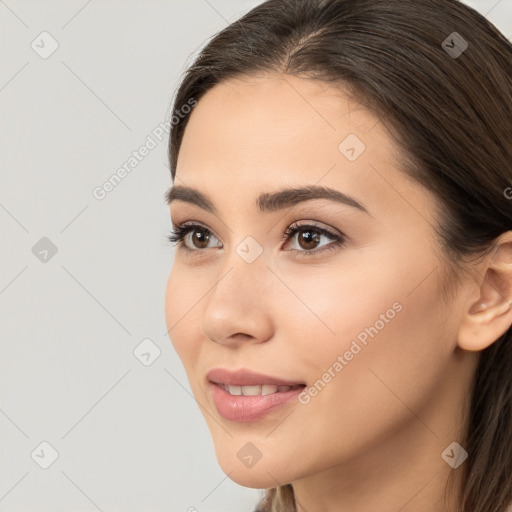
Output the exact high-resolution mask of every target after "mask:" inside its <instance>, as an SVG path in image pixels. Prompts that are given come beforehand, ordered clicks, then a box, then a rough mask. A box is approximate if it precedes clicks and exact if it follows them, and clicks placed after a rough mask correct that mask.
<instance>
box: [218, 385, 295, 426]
mask: <svg viewBox="0 0 512 512" xmlns="http://www.w3.org/2000/svg"><path fill="white" fill-rule="evenodd" d="M260 382H261V381H260ZM303 389H304V386H301V387H299V388H295V389H290V390H289V391H280V392H277V393H272V394H270V395H254V396H244V395H230V394H229V393H228V392H227V391H226V390H225V389H224V388H223V387H222V385H221V384H217V383H215V382H211V381H210V382H209V383H208V391H209V393H210V394H211V396H212V398H213V401H214V403H215V407H216V408H217V411H218V412H219V414H220V415H221V416H222V417H223V418H224V419H226V420H229V421H238V422H249V421H256V420H259V419H261V418H263V417H265V416H266V415H267V414H270V413H271V412H272V411H275V410H276V409H277V408H278V407H280V406H283V405H285V404H289V403H291V402H294V401H295V400H296V399H297V397H298V395H299V394H300V393H301V392H302V390H303Z"/></svg>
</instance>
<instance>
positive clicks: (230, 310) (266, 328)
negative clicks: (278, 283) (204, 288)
mask: <svg viewBox="0 0 512 512" xmlns="http://www.w3.org/2000/svg"><path fill="white" fill-rule="evenodd" d="M225 263H226V264H225V265H223V266H222V271H221V272H219V274H218V275H216V277H215V278H214V281H213V282H212V283H211V284H210V285H209V287H210V291H209V292H208V293H207V296H206V297H205V299H204V306H203V307H204V310H203V312H202V316H201V321H200V322H201V330H202V332H203V333H204V335H205V337H206V338H208V339H210V340H211V341H214V342H216V343H219V344H222V345H226V346H229V347H231V348H236V347H237V346H238V345H240V344H242V343H248V342H249V343H263V342H265V341H267V340H268V339H270V338H271V337H272V334H273V330H274V327H273V320H272V316H271V312H272V311H275V309H273V308H274V307H275V306H276V305H273V304H272V303H271V301H272V295H271V294H270V293H269V286H270V280H271V279H272V278H273V279H275V277H274V276H273V275H272V272H270V270H269V269H268V268H267V267H266V266H265V262H264V259H263V256H260V257H259V258H258V259H257V260H256V261H253V262H252V263H247V262H246V261H244V260H243V259H242V258H241V257H239V256H238V254H236V253H234V256H233V257H231V258H229V261H228V259H227V260H226V262H225Z"/></svg>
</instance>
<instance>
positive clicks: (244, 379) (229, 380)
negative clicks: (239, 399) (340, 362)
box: [206, 368, 306, 396]
mask: <svg viewBox="0 0 512 512" xmlns="http://www.w3.org/2000/svg"><path fill="white" fill-rule="evenodd" d="M206 378H207V379H208V380H209V381H210V382H213V383H216V384H229V385H230V386H257V385H263V384H273V385H274V386H299V385H305V384H306V383H305V382H300V381H292V380H283V379H279V378H277V377H271V376H270V375H263V374H262V373H257V372H253V371H251V370H248V369H247V368H240V369H239V370H227V369H225V368H213V369H212V370H210V371H209V372H208V373H207V375H206ZM266 396H270V395H266Z"/></svg>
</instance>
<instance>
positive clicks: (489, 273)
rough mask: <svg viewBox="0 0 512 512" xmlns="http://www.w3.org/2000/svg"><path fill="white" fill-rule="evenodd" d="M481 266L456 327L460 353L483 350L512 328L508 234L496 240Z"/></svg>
mask: <svg viewBox="0 0 512 512" xmlns="http://www.w3.org/2000/svg"><path fill="white" fill-rule="evenodd" d="M481 265H482V272H479V275H480V276H482V274H483V280H482V282H481V283H479V282H476V281H475V286H474V293H473V294H471V300H468V302H467V307H466V309H465V311H464V316H463V319H462V322H461V324H460V326H459V332H458V345H459V347H460V348H462V349H464V350H475V351H478V350H483V349H485V348H487V347H488V346H489V345H492V344H493V343H494V342H495V341H496V340H497V339H498V338H499V337H500V336H501V335H502V334H504V333H505V332H506V331H507V330H508V329H509V328H510V326H511V325H512V231H507V232H506V233H503V234H502V235H501V236H499V237H498V238H497V239H496V248H495V250H494V251H493V253H492V254H491V255H489V256H488V257H487V258H486V259H485V260H484V262H483V263H482V264H481ZM475 297H477V299H476V300H475Z"/></svg>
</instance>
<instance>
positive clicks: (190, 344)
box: [165, 264, 204, 373]
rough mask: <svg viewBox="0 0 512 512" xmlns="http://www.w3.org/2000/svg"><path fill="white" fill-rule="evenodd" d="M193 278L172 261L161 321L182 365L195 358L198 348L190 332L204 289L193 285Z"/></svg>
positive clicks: (193, 330)
mask: <svg viewBox="0 0 512 512" xmlns="http://www.w3.org/2000/svg"><path fill="white" fill-rule="evenodd" d="M195 283H196V279H191V277H190V275H189V274H188V273H187V272H184V271H182V270H180V269H179V266H178V265H176V264H175V265H174V266H173V268H172V270H171V272H170V274H169V278H168V280H167V288H166V292H165V321H166V325H167V334H168V336H169V338H170V340H171V343H172V345H173V347H174V349H175V350H176V353H177V354H178V356H179V358H180V359H181V360H182V362H183V364H184V366H185V369H186V370H187V373H188V369H189V365H190V364H191V362H192V361H193V360H194V359H196V358H197V354H198V351H199V341H197V342H196V341H195V340H199V339H200V338H199V337H198V336H195V335H194V333H195V332H196V331H197V327H193V326H198V325H199V321H200V320H199V317H198V311H199V306H200V304H199V303H200V300H201V297H202V296H203V295H204V291H202V290H201V289H199V288H198V287H197V286H194V284H195Z"/></svg>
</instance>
